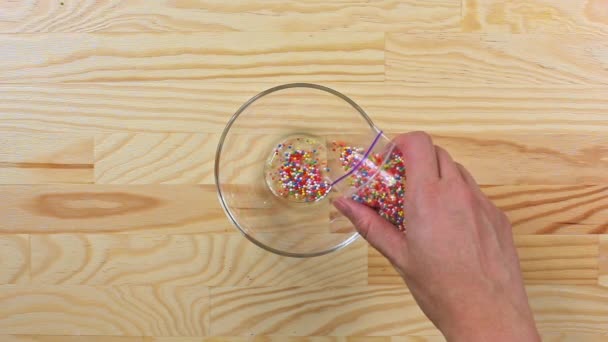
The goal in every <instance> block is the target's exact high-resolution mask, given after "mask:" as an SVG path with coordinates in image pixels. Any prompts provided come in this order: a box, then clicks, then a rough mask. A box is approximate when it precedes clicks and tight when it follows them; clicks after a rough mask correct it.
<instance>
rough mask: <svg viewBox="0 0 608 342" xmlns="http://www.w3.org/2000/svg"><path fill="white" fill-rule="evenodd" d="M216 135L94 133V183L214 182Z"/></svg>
mask: <svg viewBox="0 0 608 342" xmlns="http://www.w3.org/2000/svg"><path fill="white" fill-rule="evenodd" d="M218 142H219V135H217V134H205V133H199V134H196V133H166V134H162V133H157V134H154V133H148V134H133V133H131V134H129V133H114V134H103V135H98V136H96V140H95V183H97V184H155V183H157V184H158V183H163V184H172V183H173V184H215V180H214V177H213V167H214V161H215V150H216V149H217V143H218Z"/></svg>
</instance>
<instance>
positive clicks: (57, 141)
mask: <svg viewBox="0 0 608 342" xmlns="http://www.w3.org/2000/svg"><path fill="white" fill-rule="evenodd" d="M0 146H2V148H0V184H40V183H42V184H44V183H92V182H93V137H92V136H87V135H79V134H36V135H32V134H26V133H19V132H10V131H9V132H0Z"/></svg>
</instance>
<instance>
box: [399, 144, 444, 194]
mask: <svg viewBox="0 0 608 342" xmlns="http://www.w3.org/2000/svg"><path fill="white" fill-rule="evenodd" d="M393 143H394V144H395V145H396V146H397V148H398V149H399V150H400V151H401V152H402V153H403V156H404V158H405V162H406V167H407V177H408V180H409V181H411V184H420V183H427V182H432V181H436V180H439V166H438V164H437V154H436V152H435V146H433V141H432V140H431V137H430V136H429V135H428V134H426V133H424V132H411V133H406V134H402V135H400V136H398V137H397V138H395V139H394V140H393Z"/></svg>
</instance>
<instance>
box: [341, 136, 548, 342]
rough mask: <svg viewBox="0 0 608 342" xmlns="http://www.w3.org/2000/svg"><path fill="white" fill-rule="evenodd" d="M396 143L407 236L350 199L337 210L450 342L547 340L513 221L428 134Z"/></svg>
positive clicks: (398, 140)
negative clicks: (402, 168) (402, 164)
mask: <svg viewBox="0 0 608 342" xmlns="http://www.w3.org/2000/svg"><path fill="white" fill-rule="evenodd" d="M393 142H394V143H395V144H396V146H397V148H399V149H400V150H401V152H402V153H403V155H404V159H405V161H406V165H407V181H406V187H407V196H406V199H405V208H406V216H407V221H406V226H407V233H406V234H403V233H400V232H399V231H397V230H396V229H395V227H394V226H392V225H391V223H389V222H388V221H386V220H385V219H383V218H382V217H380V216H379V215H378V214H377V213H376V212H374V211H373V210H372V209H370V208H368V207H366V206H364V205H362V204H359V203H357V202H355V201H352V200H350V199H345V198H340V199H338V200H336V201H334V205H335V206H336V208H338V210H340V211H341V212H342V213H343V214H344V215H345V216H346V217H348V218H349V219H350V220H351V222H352V223H353V224H354V225H355V227H356V228H357V230H358V231H359V233H360V234H361V235H362V236H363V237H364V238H365V239H366V240H367V241H368V242H369V243H370V244H371V245H372V246H373V247H374V248H376V249H377V250H378V251H379V252H380V253H382V254H383V255H384V256H385V257H386V258H387V259H388V260H389V261H390V262H391V263H392V265H393V266H394V267H395V269H396V270H397V271H398V272H399V274H400V275H401V276H402V277H403V279H404V280H405V282H406V284H407V286H408V287H409V289H410V291H411V293H412V295H413V296H414V298H415V299H416V302H417V303H418V305H419V306H420V308H421V309H422V311H423V312H424V313H425V314H426V315H427V316H428V317H429V319H430V320H431V321H432V322H433V323H434V324H435V326H437V328H438V329H439V330H440V331H441V332H442V333H443V334H444V336H445V337H446V339H447V340H448V341H450V342H460V341H468V342H476V341H492V342H502V341H521V342H526V341H534V342H536V341H540V337H539V335H538V332H537V329H536V326H535V323H534V318H533V315H532V311H531V309H530V305H529V304H528V297H527V295H526V291H525V289H524V285H523V280H522V276H521V270H520V266H519V259H518V257H517V250H516V249H515V246H514V243H513V235H512V231H511V224H510V222H509V220H508V218H507V216H506V215H505V214H504V213H503V212H502V211H501V210H500V209H498V208H497V207H496V206H495V205H494V204H493V203H492V202H491V201H490V200H489V199H488V198H487V197H486V196H485V195H484V194H483V193H482V191H481V190H480V188H479V186H478V185H477V183H476V182H475V180H474V179H473V177H472V176H471V174H470V173H469V172H468V171H467V170H466V169H465V168H464V167H463V166H462V165H460V164H458V163H456V162H454V160H453V159H452V157H451V156H450V154H449V153H448V152H447V151H446V150H444V149H443V148H441V147H438V146H435V145H433V142H432V140H431V138H430V136H429V135H428V134H426V133H423V132H413V133H408V134H403V135H400V136H398V137H397V138H396V139H395V140H394V141H393Z"/></svg>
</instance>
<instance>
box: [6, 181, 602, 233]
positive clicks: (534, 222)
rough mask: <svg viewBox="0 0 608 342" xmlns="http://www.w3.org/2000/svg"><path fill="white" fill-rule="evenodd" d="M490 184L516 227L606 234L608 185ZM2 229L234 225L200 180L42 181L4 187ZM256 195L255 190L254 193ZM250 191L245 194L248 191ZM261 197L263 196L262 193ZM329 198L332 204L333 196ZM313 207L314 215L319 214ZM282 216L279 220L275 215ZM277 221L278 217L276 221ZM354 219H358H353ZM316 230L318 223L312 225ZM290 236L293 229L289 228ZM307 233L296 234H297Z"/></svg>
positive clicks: (255, 217)
mask: <svg viewBox="0 0 608 342" xmlns="http://www.w3.org/2000/svg"><path fill="white" fill-rule="evenodd" d="M483 190H484V191H485V192H486V194H488V196H489V197H490V198H491V199H492V200H493V201H495V203H496V204H497V205H498V206H499V207H500V208H501V209H503V210H505V212H506V213H507V215H508V216H509V218H510V219H511V222H512V224H513V227H514V233H515V234H518V235H525V234H600V233H604V232H606V229H608V228H607V227H606V220H608V216H607V214H608V211H607V210H606V201H607V199H608V197H607V196H606V192H607V191H608V189H606V188H605V187H604V186H587V185H564V186H525V185H524V186H522V185H519V186H517V185H515V186H490V187H484V188H483ZM0 195H1V196H2V198H4V199H5V200H4V203H3V204H4V205H3V206H0V216H2V217H5V219H4V220H2V221H0V232H3V233H33V234H40V233H103V232H107V233H112V232H118V233H136V232H137V233H141V232H158V233H171V234H180V233H208V232H217V233H225V232H234V231H235V230H234V229H235V228H234V227H233V226H232V225H231V224H230V222H229V221H228V220H227V218H226V216H225V214H224V212H223V210H222V209H221V207H220V205H219V203H218V201H217V195H216V190H215V187H214V186H209V185H207V186H192V185H145V186H144V185H132V186H127V185H103V186H98V185H72V186H68V185H64V186H52V185H39V186H12V185H4V186H1V187H0ZM252 196H253V195H252ZM241 197H242V196H241ZM241 197H237V198H236V199H235V201H233V202H232V203H233V205H234V206H235V207H239V208H242V209H240V210H242V212H243V213H244V212H246V211H248V212H249V213H250V214H252V216H250V221H249V222H250V223H251V224H254V223H255V222H262V221H263V222H265V223H266V224H265V227H266V228H267V229H265V231H266V232H269V233H272V232H283V233H285V234H288V233H289V231H286V230H285V229H284V228H285V227H289V226H290V225H291V224H293V223H294V222H302V221H303V220H306V221H307V222H309V223H310V226H311V228H312V226H315V227H316V229H315V230H314V231H315V232H316V233H324V232H338V231H344V232H347V231H350V228H348V229H346V230H343V229H338V228H337V225H338V224H348V223H346V221H343V220H342V221H340V222H335V223H332V224H330V223H329V220H330V217H332V218H335V214H336V213H335V210H333V209H332V210H331V211H330V210H329V207H327V208H325V210H327V213H326V214H323V216H319V215H318V213H319V211H315V212H314V213H313V212H311V213H310V215H309V214H308V213H307V212H306V211H304V212H301V211H298V210H291V211H289V212H290V213H291V214H290V215H283V216H280V217H276V215H275V213H274V211H273V209H272V208H273V207H272V206H271V207H268V208H264V207H263V206H262V207H258V206H257V205H263V203H258V204H256V205H253V204H255V203H253V202H252V203H249V202H251V201H250V200H249V197H246V198H241ZM254 202H255V201H254ZM324 205H327V206H329V203H325V204H324ZM311 215H312V216H311ZM272 217H275V218H276V220H272V219H270V218H272ZM270 222H275V224H274V225H268V223H270ZM349 227H350V225H349ZM311 232H312V230H311ZM284 236H287V235H284ZM298 236H300V237H302V234H299V235H298V234H296V235H293V236H292V237H294V238H297V237H298Z"/></svg>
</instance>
